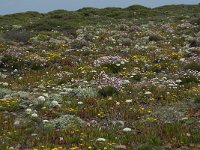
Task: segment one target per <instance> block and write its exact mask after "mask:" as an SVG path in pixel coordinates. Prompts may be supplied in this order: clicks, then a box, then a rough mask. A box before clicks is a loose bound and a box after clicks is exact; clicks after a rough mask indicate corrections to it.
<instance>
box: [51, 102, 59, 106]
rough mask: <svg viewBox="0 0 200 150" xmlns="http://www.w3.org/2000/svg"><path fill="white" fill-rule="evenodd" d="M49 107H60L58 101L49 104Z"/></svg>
mask: <svg viewBox="0 0 200 150" xmlns="http://www.w3.org/2000/svg"><path fill="white" fill-rule="evenodd" d="M51 105H52V106H53V107H57V106H58V107H59V106H60V104H59V103H58V101H55V100H54V101H52V102H51Z"/></svg>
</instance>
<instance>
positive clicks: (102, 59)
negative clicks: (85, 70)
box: [94, 56, 127, 66]
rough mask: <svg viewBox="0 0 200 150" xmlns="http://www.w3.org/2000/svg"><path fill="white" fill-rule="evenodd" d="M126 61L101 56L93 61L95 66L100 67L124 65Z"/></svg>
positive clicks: (119, 58) (120, 58)
mask: <svg viewBox="0 0 200 150" xmlns="http://www.w3.org/2000/svg"><path fill="white" fill-rule="evenodd" d="M125 62H127V60H125V59H123V58H122V57H120V56H103V57H100V58H98V59H96V60H95V61H94V65H95V66H101V65H102V64H117V63H119V64H120V63H121V64H125Z"/></svg>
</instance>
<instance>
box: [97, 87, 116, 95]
mask: <svg viewBox="0 0 200 150" xmlns="http://www.w3.org/2000/svg"><path fill="white" fill-rule="evenodd" d="M98 94H99V95H100V96H103V97H107V96H113V95H118V90H117V89H116V88H115V87H113V86H106V87H103V88H102V89H100V90H99V91H98Z"/></svg>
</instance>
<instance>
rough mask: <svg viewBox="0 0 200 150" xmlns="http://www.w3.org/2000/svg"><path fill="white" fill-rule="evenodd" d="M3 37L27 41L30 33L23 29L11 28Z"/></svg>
mask: <svg viewBox="0 0 200 150" xmlns="http://www.w3.org/2000/svg"><path fill="white" fill-rule="evenodd" d="M3 37H4V39H6V40H9V41H15V42H23V43H28V41H29V39H30V33H29V32H27V31H25V30H22V31H18V30H11V31H8V32H6V33H5V34H4V36H3Z"/></svg>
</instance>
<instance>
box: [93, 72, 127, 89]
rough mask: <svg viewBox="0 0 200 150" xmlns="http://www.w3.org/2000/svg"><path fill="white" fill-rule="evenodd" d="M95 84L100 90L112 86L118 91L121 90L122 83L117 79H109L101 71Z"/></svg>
mask: <svg viewBox="0 0 200 150" xmlns="http://www.w3.org/2000/svg"><path fill="white" fill-rule="evenodd" d="M96 84H97V86H98V88H100V89H102V88H103V87H106V86H113V87H115V88H117V89H120V88H122V85H123V84H124V81H123V80H122V79H120V78H118V77H114V76H113V77H110V76H109V75H107V74H106V73H105V72H104V71H102V72H101V73H100V74H99V75H98V76H97V78H96Z"/></svg>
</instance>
